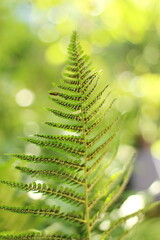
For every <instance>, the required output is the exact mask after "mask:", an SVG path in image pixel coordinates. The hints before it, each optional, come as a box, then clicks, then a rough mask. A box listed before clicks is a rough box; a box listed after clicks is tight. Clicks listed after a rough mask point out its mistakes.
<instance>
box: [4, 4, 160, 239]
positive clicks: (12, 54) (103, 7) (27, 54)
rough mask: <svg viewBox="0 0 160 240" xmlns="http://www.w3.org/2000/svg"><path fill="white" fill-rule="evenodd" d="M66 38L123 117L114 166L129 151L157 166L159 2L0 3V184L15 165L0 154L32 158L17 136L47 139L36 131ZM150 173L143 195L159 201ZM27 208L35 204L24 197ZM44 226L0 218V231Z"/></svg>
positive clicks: (158, 184)
mask: <svg viewBox="0 0 160 240" xmlns="http://www.w3.org/2000/svg"><path fill="white" fill-rule="evenodd" d="M73 30H77V31H78V33H79V35H80V39H81V44H82V46H83V48H84V50H85V51H86V53H87V54H89V55H91V59H92V61H93V63H94V64H93V65H94V66H96V68H97V69H103V75H102V78H103V79H104V80H105V79H106V81H107V82H109V83H110V84H111V87H112V88H113V89H114V93H115V95H116V97H118V100H117V103H116V107H117V109H118V110H119V111H120V112H121V113H123V114H124V113H127V117H126V119H125V123H124V127H123V129H122V144H121V147H120V154H121V158H125V157H126V152H128V151H129V152H130V151H132V149H133V148H137V149H138V151H141V148H144V146H147V147H148V148H149V151H150V153H151V156H152V158H154V159H160V140H159V136H160V124H159V123H160V40H159V39H160V1H159V0H80V1H78V0H69V1H68V0H30V1H29V0H28V1H27V0H1V1H0V122H1V128H0V154H1V156H0V158H1V159H0V176H1V178H6V179H8V180H9V179H10V180H16V179H18V178H19V173H18V171H16V170H14V165H15V164H16V163H17V160H14V159H10V158H9V157H7V156H3V154H4V153H31V154H35V155H36V154H40V149H39V147H36V146H34V145H32V144H29V143H24V142H23V141H21V140H19V139H18V138H17V136H30V135H33V134H35V133H38V132H39V131H40V132H44V131H45V132H47V131H49V130H48V128H46V127H45V126H44V124H42V123H43V122H44V121H47V120H48V119H51V116H49V115H48V112H47V111H45V110H44V108H45V107H48V106H49V104H50V103H49V101H48V91H49V90H51V89H53V86H52V85H51V84H52V83H58V82H59V80H60V79H61V78H62V76H61V73H62V71H63V68H64V66H65V62H66V60H67V51H66V48H67V45H68V43H69V38H70V35H71V33H72V31H73ZM52 120H53V119H52ZM158 161H159V160H158ZM159 162H160V161H159ZM156 166H158V167H159V165H156ZM158 167H156V177H155V179H154V177H153V179H154V181H153V183H152V185H151V187H150V189H149V190H147V191H148V192H147V193H150V195H152V196H150V197H151V198H154V197H155V195H157V194H159V193H160V181H159V180H158V177H160V169H159V168H158ZM156 178H157V179H156ZM157 189H159V191H158V190H157ZM135 196H138V195H136V194H135ZM4 199H5V202H6V203H9V202H11V201H12V205H14V203H15V204H16V203H17V202H18V203H19V205H20V204H21V203H24V202H25V205H26V204H28V203H29V200H28V196H27V195H25V196H24V194H21V193H15V191H12V190H10V189H9V188H8V187H6V186H1V188H0V203H2V202H3V203H4ZM13 199H14V200H13ZM139 199H141V198H139ZM30 201H37V204H41V203H39V202H38V201H39V200H35V199H34V198H32V197H30ZM31 219H32V221H31ZM47 221H49V220H47ZM34 222H35V224H33V223H34ZM45 224H46V226H47V225H49V223H45ZM45 224H44V222H42V220H41V219H40V220H37V219H36V218H33V217H28V216H22V218H21V220H20V219H19V215H18V214H9V213H4V212H3V216H2V215H0V230H1V231H4V230H5V231H7V230H11V229H15V231H18V230H25V229H28V228H34V227H35V226H39V229H41V228H44V227H45ZM55 224H56V223H55ZM145 239H147V238H145ZM155 239H156V238H155Z"/></svg>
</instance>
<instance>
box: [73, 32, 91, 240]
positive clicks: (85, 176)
mask: <svg viewBox="0 0 160 240" xmlns="http://www.w3.org/2000/svg"><path fill="white" fill-rule="evenodd" d="M75 44H77V34H76V35H75ZM75 55H76V57H78V55H79V54H78V52H77V50H75ZM77 68H78V70H79V76H78V77H79V79H80V85H81V88H80V89H81V90H80V94H81V98H80V110H81V119H82V124H83V127H82V133H83V138H84V141H83V142H84V179H85V220H86V230H87V238H86V240H91V227H90V216H89V194H88V182H87V176H88V172H87V171H88V168H87V147H88V146H87V139H86V137H87V136H86V128H85V119H86V116H85V111H84V108H83V101H84V100H83V78H82V74H81V71H80V67H79V64H78V61H77Z"/></svg>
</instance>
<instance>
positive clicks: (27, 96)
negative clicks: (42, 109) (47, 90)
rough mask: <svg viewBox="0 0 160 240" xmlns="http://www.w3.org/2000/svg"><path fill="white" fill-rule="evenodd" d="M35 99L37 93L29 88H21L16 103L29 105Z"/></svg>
mask: <svg viewBox="0 0 160 240" xmlns="http://www.w3.org/2000/svg"><path fill="white" fill-rule="evenodd" d="M34 99H35V95H34V93H33V92H31V91H30V90H28V89H21V90H20V91H19V92H18V93H17V94H16V103H17V104H18V105H19V106H21V107H28V106H30V105H31V104H32V103H33V101H34Z"/></svg>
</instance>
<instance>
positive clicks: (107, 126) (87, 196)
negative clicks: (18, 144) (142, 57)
mask: <svg viewBox="0 0 160 240" xmlns="http://www.w3.org/2000/svg"><path fill="white" fill-rule="evenodd" d="M68 53H69V60H68V66H67V67H66V68H65V73H64V79H63V82H62V83H61V84H60V85H58V86H57V89H56V90H55V91H52V92H50V96H51V100H52V101H53V103H54V105H55V106H56V107H58V110H57V109H48V111H49V112H51V113H53V114H54V115H55V116H56V117H58V118H59V120H60V121H58V120H57V122H46V124H47V125H49V126H51V127H53V128H58V129H60V130H61V132H62V134H61V135H52V134H51V135H43V134H41V135H40V134H36V135H35V137H36V138H34V139H32V138H24V140H26V141H27V142H29V143H32V144H35V145H38V146H41V147H43V148H44V149H45V148H49V149H51V150H52V154H51V156H45V155H44V156H43V155H41V156H34V155H22V154H15V155H14V154H13V156H14V157H16V158H18V159H21V160H25V161H28V162H30V163H33V164H37V165H36V167H34V165H33V164H32V165H31V167H30V168H29V167H24V166H16V169H18V170H20V172H22V173H26V174H28V175H29V176H31V177H36V178H37V179H39V178H42V179H45V181H46V179H50V181H49V182H48V183H47V184H46V183H45V184H37V183H36V182H31V183H29V184H25V183H20V182H14V181H6V180H1V183H3V184H6V185H8V186H10V187H13V188H17V189H19V190H24V191H34V192H36V193H42V194H44V195H46V196H49V197H50V196H51V197H53V198H55V199H58V200H59V201H58V202H56V203H57V204H56V205H52V206H47V207H42V208H40V207H39V208H37V207H36V208H35V207H26V208H20V207H11V206H4V205H1V206H0V209H2V210H7V211H11V212H16V213H23V214H33V215H35V216H38V215H39V216H45V217H50V218H51V219H57V221H60V222H62V223H64V222H66V223H67V222H69V223H70V225H69V226H70V228H71V229H72V228H73V226H74V227H75V228H74V233H73V234H70V235H68V234H66V233H63V232H64V231H63V229H61V232H62V233H54V234H50V235H48V234H41V233H40V234H39V233H38V234H35V233H27V234H23V235H15V236H12V235H3V236H0V237H1V239H85V240H90V239H92V237H93V236H94V234H95V231H96V224H97V222H98V221H99V220H100V219H101V218H102V216H103V214H104V213H105V212H106V211H108V209H109V208H110V207H111V206H113V203H114V202H115V201H116V200H117V198H118V197H119V196H120V194H121V193H122V191H123V190H124V188H125V186H126V184H127V182H128V179H129V177H130V174H131V169H132V164H131V161H128V162H127V163H126V164H125V165H124V167H123V168H122V169H121V170H120V171H119V172H116V173H113V174H105V173H106V170H108V173H109V171H110V169H111V167H112V163H114V160H115V155H116V153H117V149H118V138H119V128H120V125H121V117H120V116H119V114H118V113H117V112H116V110H115V109H114V100H113V97H112V96H111V93H110V90H109V86H108V85H105V86H103V85H101V81H100V72H98V71H94V70H93V69H92V68H91V64H90V61H89V58H88V56H86V55H85V54H84V53H83V50H82V48H81V45H80V43H79V41H78V36H77V33H76V32H74V33H73V34H72V37H71V41H70V44H69V47H68ZM99 89H100V90H99ZM59 122H60V123H59ZM66 131H67V132H70V133H68V135H66V134H65V133H66ZM40 164H42V165H40ZM43 164H45V166H46V167H47V166H49V168H48V169H46V168H44V167H43ZM46 164H48V165H46ZM38 168H40V169H38ZM48 184H50V185H52V186H48ZM59 185H60V187H59ZM61 185H63V187H61ZM99 186H101V189H99ZM102 186H103V187H102ZM64 204H67V206H68V207H64V206H66V205H64ZM69 206H70V207H69ZM70 208H73V210H72V211H70ZM68 209H69V210H68ZM140 213H141V214H143V211H139V212H137V213H134V216H139V214H140ZM131 217H133V215H130V216H127V217H125V218H120V219H119V220H117V221H115V222H113V223H112V224H111V227H110V229H108V230H107V231H105V232H104V233H103V234H102V235H101V236H100V238H99V239H101V240H102V239H106V238H107V237H108V236H109V235H110V233H111V232H112V231H113V230H114V229H115V228H117V227H119V225H121V224H123V223H124V222H125V221H126V220H127V219H129V218H131Z"/></svg>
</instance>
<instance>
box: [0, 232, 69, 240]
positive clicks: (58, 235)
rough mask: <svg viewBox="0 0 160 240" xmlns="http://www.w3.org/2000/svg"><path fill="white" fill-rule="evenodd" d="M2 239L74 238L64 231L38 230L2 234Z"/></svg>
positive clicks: (45, 239) (42, 239)
mask: <svg viewBox="0 0 160 240" xmlns="http://www.w3.org/2000/svg"><path fill="white" fill-rule="evenodd" d="M0 239H6V240H16V239H17V240H30V239H33V240H36V239H40V240H72V238H71V237H70V236H68V235H66V234H65V235H64V234H62V233H54V234H44V233H37V232H30V233H29V232H28V233H21V234H15V235H11V234H5V235H1V234H0Z"/></svg>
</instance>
